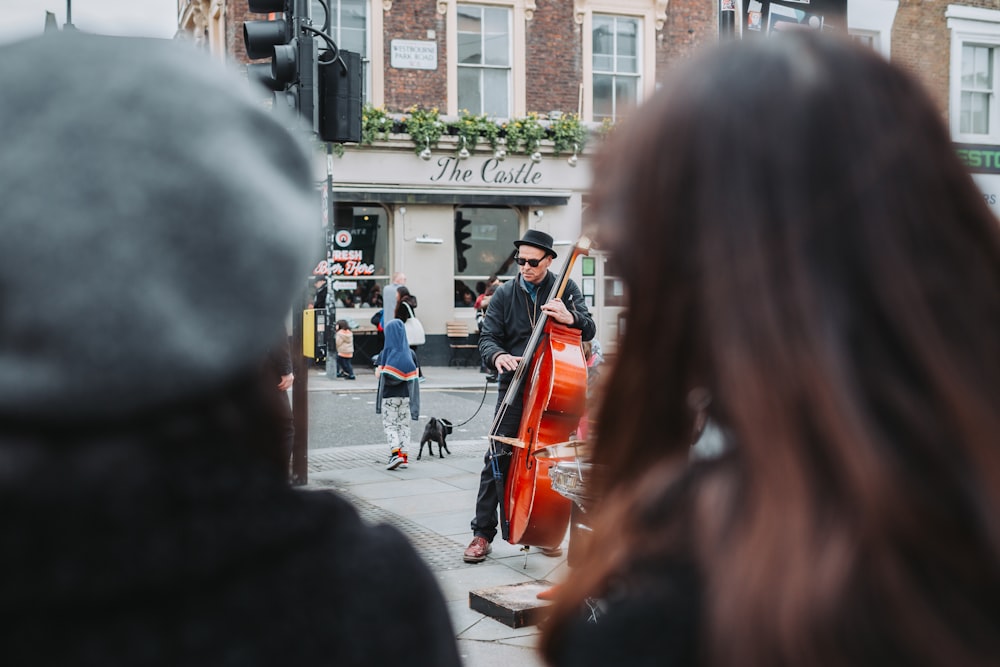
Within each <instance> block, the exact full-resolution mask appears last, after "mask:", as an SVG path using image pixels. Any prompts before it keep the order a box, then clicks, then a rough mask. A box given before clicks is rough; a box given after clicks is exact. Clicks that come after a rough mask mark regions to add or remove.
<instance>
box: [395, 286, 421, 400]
mask: <svg viewBox="0 0 1000 667" xmlns="http://www.w3.org/2000/svg"><path fill="white" fill-rule="evenodd" d="M416 307H417V297H415V296H413V295H412V294H410V290H409V289H407V287H406V286H405V285H400V286H399V288H398V289H397V290H396V319H398V320H399V321H401V322H402V323H403V326H404V327H405V329H406V340H407V342H408V343H409V344H410V350H411V351H412V352H413V359H414V361H416V362H417V372H418V373H419V374H420V375H419V377H420V378H421V379H420V381H421V382H423V377H424V370H423V369H422V368H421V367H420V358H419V356H418V355H417V348H418V347H420V346H421V345H423V344H424V342H425V341H426V340H427V339H426V338H425V334H424V326H423V324H422V323H421V322H420V320H419V319H418V318H417V316H416V314H415V313H414V312H413V311H414V310H415V309H416ZM410 320H414V321H413V322H410Z"/></svg>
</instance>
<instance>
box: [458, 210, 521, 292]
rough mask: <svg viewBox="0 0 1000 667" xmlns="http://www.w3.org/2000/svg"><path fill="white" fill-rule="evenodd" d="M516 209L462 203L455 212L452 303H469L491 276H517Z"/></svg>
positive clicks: (517, 227) (518, 236) (517, 224)
mask: <svg viewBox="0 0 1000 667" xmlns="http://www.w3.org/2000/svg"><path fill="white" fill-rule="evenodd" d="M519 230H520V224H519V222H518V213H517V210H516V209H514V208H511V207H509V206H483V207H472V206H462V207H459V208H458V209H457V210H456V211H455V278H456V279H455V305H456V306H458V307H462V306H470V307H471V306H472V303H468V299H469V295H470V294H471V296H472V302H473V303H474V302H475V297H476V295H478V294H479V293H480V291H481V290H480V289H479V286H478V283H482V289H484V290H485V289H486V281H487V280H489V278H490V277H492V276H497V277H500V278H505V277H507V278H509V277H512V276H515V275H517V264H515V263H514V241H516V240H517V239H518V238H520V234H519Z"/></svg>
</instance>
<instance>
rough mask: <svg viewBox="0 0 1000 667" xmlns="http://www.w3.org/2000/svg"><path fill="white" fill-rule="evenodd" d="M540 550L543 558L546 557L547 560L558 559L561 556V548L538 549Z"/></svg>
mask: <svg viewBox="0 0 1000 667" xmlns="http://www.w3.org/2000/svg"><path fill="white" fill-rule="evenodd" d="M539 549H541V550H542V555H543V556H548V557H549V558H559V556H562V554H563V552H562V547H539Z"/></svg>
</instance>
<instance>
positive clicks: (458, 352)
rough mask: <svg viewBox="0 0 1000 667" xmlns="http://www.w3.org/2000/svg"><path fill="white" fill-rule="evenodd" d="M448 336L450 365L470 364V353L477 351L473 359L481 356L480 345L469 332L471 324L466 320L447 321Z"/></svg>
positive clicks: (446, 330)
mask: <svg viewBox="0 0 1000 667" xmlns="http://www.w3.org/2000/svg"><path fill="white" fill-rule="evenodd" d="M445 332H446V333H447V336H448V346H449V347H450V348H451V359H450V360H449V361H448V365H449V366H468V364H469V355H470V354H471V353H472V352H475V356H474V357H473V359H477V358H478V356H479V345H478V344H477V343H476V342H475V341H474V340H473V339H472V336H471V335H470V334H469V325H468V324H467V323H466V321H465V320H449V321H448V322H446V323H445Z"/></svg>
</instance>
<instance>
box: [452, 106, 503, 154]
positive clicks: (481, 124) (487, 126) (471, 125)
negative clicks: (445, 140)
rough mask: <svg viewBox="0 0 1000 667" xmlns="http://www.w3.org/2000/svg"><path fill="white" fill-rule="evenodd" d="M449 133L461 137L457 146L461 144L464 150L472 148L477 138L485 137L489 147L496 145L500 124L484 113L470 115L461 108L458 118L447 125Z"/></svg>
mask: <svg viewBox="0 0 1000 667" xmlns="http://www.w3.org/2000/svg"><path fill="white" fill-rule="evenodd" d="M449 130H451V132H450V133H451V134H454V135H457V136H458V137H461V139H462V140H461V141H459V148H461V147H462V146H463V145H464V147H465V148H466V150H469V151H471V150H473V149H474V148H475V147H476V144H477V143H478V142H479V139H480V138H482V139H485V140H486V143H488V144H489V145H490V148H496V147H497V141H498V139H499V137H500V126H499V125H497V124H496V122H495V121H493V120H492V119H491V118H489V117H488V116H487V115H486V114H479V115H478V116H475V115H472V114H470V113H469V112H468V110H466V109H462V110H461V111H460V112H459V114H458V120H457V121H455V122H453V123H452V124H451V125H450V126H449Z"/></svg>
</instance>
